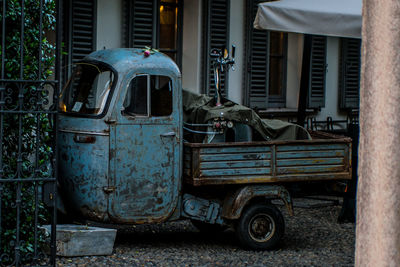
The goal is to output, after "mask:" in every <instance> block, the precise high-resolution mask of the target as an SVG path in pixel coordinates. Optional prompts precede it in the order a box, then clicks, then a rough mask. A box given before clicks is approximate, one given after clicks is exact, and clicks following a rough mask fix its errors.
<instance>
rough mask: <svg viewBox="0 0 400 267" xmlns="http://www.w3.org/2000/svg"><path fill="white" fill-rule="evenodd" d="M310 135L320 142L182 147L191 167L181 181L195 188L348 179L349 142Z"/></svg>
mask: <svg viewBox="0 0 400 267" xmlns="http://www.w3.org/2000/svg"><path fill="white" fill-rule="evenodd" d="M313 134H314V136H318V137H321V138H322V139H313V140H298V141H272V142H247V143H216V144H190V143H189V144H185V147H186V148H187V150H186V156H185V160H186V161H190V162H191V166H192V170H188V169H186V171H185V173H184V175H185V181H186V182H188V183H190V184H192V185H195V186H199V185H207V184H210V185H211V184H244V183H277V182H292V181H316V180H333V179H350V178H351V162H350V158H351V157H350V153H351V139H349V138H343V137H341V136H336V135H330V134H325V133H321V134H320V133H319V132H313ZM194 149H196V150H199V151H200V153H197V154H195V153H193V152H192V151H193V150H194ZM189 156H191V157H190V158H189ZM189 166H190V165H187V168H189Z"/></svg>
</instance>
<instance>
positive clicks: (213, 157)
mask: <svg viewBox="0 0 400 267" xmlns="http://www.w3.org/2000/svg"><path fill="white" fill-rule="evenodd" d="M270 158H271V153H242V154H240V153H237V154H206V155H200V161H201V162H204V161H234V160H242V161H243V160H268V159H270Z"/></svg>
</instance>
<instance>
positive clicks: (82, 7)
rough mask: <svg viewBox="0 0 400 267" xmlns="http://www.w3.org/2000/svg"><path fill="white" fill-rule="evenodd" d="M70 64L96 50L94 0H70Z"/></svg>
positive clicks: (95, 9)
mask: <svg viewBox="0 0 400 267" xmlns="http://www.w3.org/2000/svg"><path fill="white" fill-rule="evenodd" d="M70 10H71V12H70V18H71V23H70V27H71V30H70V62H69V63H70V64H71V63H72V64H73V63H76V62H77V61H79V60H81V59H82V58H83V57H85V56H86V55H88V54H90V53H91V52H92V51H94V50H96V11H97V8H96V1H95V0H92V1H83V0H72V1H71V2H70Z"/></svg>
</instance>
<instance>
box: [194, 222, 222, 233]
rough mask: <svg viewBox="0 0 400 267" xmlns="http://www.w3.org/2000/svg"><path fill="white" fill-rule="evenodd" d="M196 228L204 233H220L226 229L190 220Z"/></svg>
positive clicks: (218, 225) (217, 225)
mask: <svg viewBox="0 0 400 267" xmlns="http://www.w3.org/2000/svg"><path fill="white" fill-rule="evenodd" d="M190 221H191V222H192V224H193V226H194V227H196V228H197V230H199V231H200V232H202V233H219V232H222V231H224V230H225V229H226V227H225V226H223V225H220V224H210V223H206V222H201V221H196V220H190Z"/></svg>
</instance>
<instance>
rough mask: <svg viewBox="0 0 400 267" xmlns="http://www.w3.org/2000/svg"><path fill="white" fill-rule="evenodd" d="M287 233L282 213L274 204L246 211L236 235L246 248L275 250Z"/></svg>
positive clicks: (238, 225)
mask: <svg viewBox="0 0 400 267" xmlns="http://www.w3.org/2000/svg"><path fill="white" fill-rule="evenodd" d="M284 231H285V221H284V219H283V216H282V213H281V212H280V211H279V209H277V208H276V207H275V206H274V205H272V204H254V205H252V206H250V207H248V208H247V209H245V210H244V211H243V213H242V216H241V217H240V219H239V221H238V223H237V225H236V234H237V236H238V239H239V241H240V243H241V244H242V245H243V246H245V247H246V248H250V249H254V250H267V249H272V248H274V247H275V246H276V245H277V244H278V242H279V241H280V239H281V238H282V237H283V234H284Z"/></svg>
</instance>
